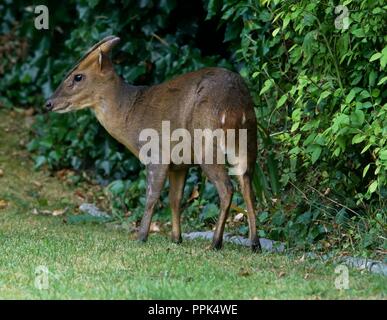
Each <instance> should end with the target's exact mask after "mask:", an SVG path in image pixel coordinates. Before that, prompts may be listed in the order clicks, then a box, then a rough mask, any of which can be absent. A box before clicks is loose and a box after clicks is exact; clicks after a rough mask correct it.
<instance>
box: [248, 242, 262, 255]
mask: <svg viewBox="0 0 387 320" xmlns="http://www.w3.org/2000/svg"><path fill="white" fill-rule="evenodd" d="M251 251H252V252H261V251H262V248H261V244H260V243H259V239H257V240H254V241H252V242H251Z"/></svg>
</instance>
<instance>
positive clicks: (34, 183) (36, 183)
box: [32, 180, 42, 188]
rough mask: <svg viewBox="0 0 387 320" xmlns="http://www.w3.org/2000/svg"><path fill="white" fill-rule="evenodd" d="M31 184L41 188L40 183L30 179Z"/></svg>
mask: <svg viewBox="0 0 387 320" xmlns="http://www.w3.org/2000/svg"><path fill="white" fill-rule="evenodd" d="M32 184H33V185H34V186H36V187H38V188H41V187H42V184H41V183H40V182H38V181H36V180H34V181H32Z"/></svg>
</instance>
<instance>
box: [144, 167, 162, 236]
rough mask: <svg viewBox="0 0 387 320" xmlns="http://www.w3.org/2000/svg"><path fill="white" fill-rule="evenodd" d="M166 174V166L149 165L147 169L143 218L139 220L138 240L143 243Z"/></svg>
mask: <svg viewBox="0 0 387 320" xmlns="http://www.w3.org/2000/svg"><path fill="white" fill-rule="evenodd" d="M167 172H168V165H149V166H148V167H147V191H146V206H145V212H144V216H143V217H142V220H141V225H140V231H139V233H138V240H140V241H142V242H145V241H146V240H147V239H148V234H149V228H150V224H151V221H152V216H153V211H154V208H155V205H156V203H157V200H158V199H159V198H160V193H161V190H162V188H163V186H164V182H165V178H166V176H167Z"/></svg>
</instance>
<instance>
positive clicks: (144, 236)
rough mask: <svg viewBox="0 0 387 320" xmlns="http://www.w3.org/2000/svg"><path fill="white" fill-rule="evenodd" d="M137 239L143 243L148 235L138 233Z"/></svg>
mask: <svg viewBox="0 0 387 320" xmlns="http://www.w3.org/2000/svg"><path fill="white" fill-rule="evenodd" d="M137 240H138V242H140V243H145V242H146V241H147V240H148V235H147V234H141V233H139V234H138V238H137Z"/></svg>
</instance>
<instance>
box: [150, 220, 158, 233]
mask: <svg viewBox="0 0 387 320" xmlns="http://www.w3.org/2000/svg"><path fill="white" fill-rule="evenodd" d="M149 231H150V232H160V226H159V224H158V222H152V223H151V225H150V229H149Z"/></svg>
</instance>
